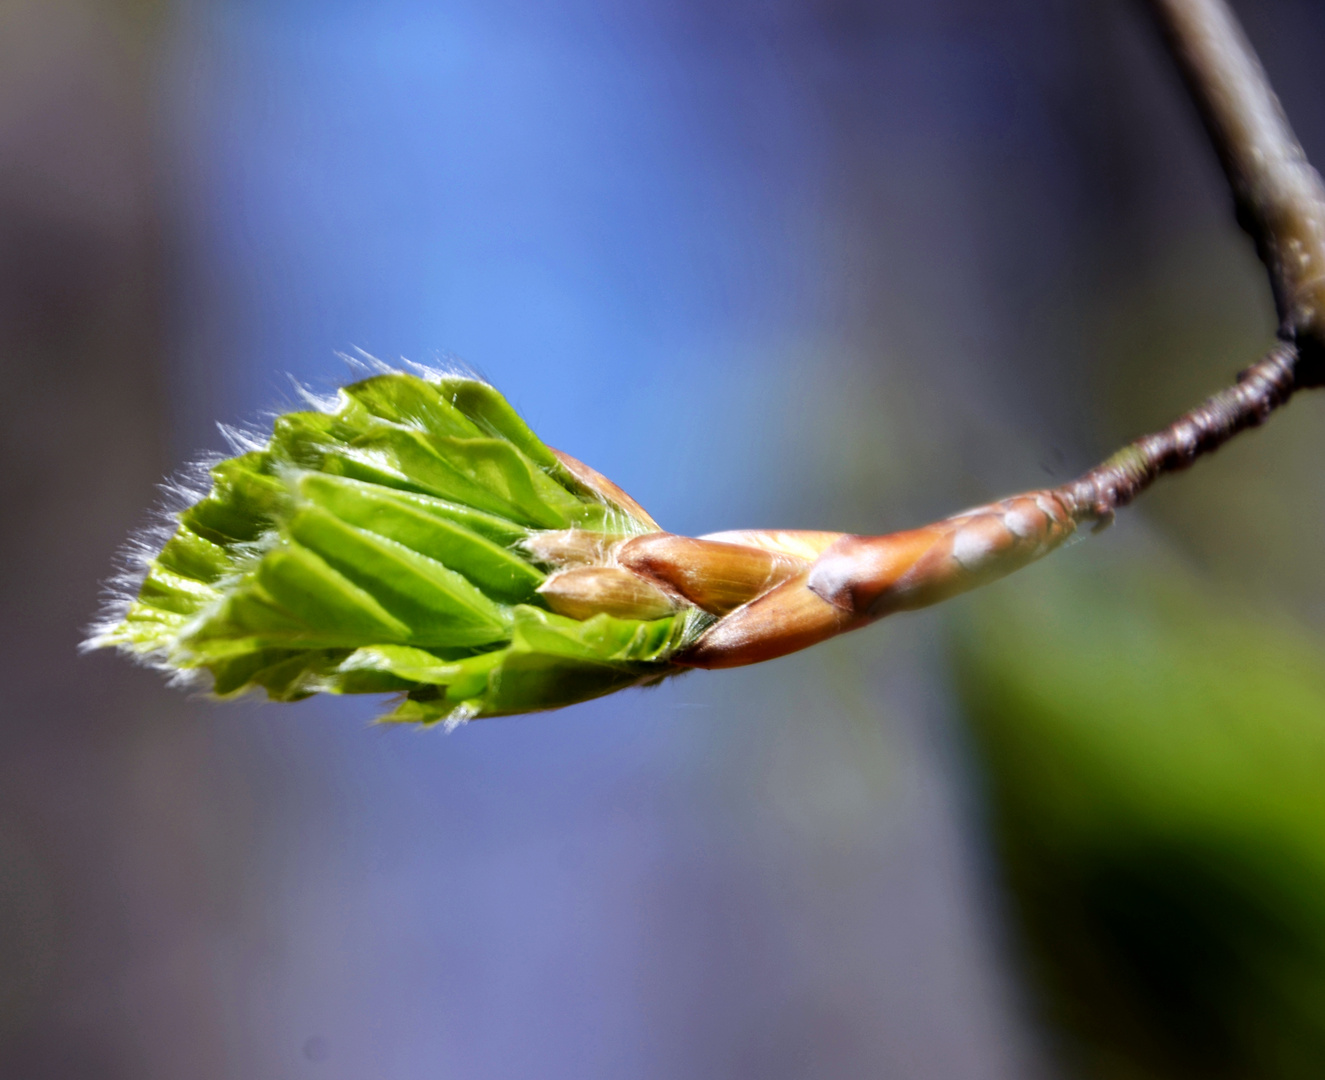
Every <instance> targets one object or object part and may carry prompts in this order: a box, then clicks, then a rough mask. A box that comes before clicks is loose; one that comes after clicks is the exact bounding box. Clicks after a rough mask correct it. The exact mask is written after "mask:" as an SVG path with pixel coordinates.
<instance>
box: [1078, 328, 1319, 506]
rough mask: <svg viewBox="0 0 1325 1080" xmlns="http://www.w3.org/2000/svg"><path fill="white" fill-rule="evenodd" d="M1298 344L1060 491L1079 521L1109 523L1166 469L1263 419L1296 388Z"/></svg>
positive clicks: (1280, 349) (1274, 353) (1279, 348)
mask: <svg viewBox="0 0 1325 1080" xmlns="http://www.w3.org/2000/svg"><path fill="white" fill-rule="evenodd" d="M1296 367H1297V349H1296V348H1295V347H1294V346H1293V345H1290V344H1288V343H1287V342H1281V343H1279V344H1278V345H1276V346H1275V347H1274V348H1273V349H1271V350H1270V351H1269V353H1267V354H1266V355H1265V357H1264V358H1263V359H1261V360H1260V361H1258V362H1257V363H1255V364H1253V365H1252V366H1251V367H1249V368H1247V370H1246V371H1244V372H1242V373H1241V374H1239V375H1238V381H1237V384H1236V385H1234V386H1230V387H1229V388H1228V389H1227V390H1221V391H1220V392H1219V393H1217V394H1215V395H1214V396H1213V397H1211V398H1208V399H1207V400H1206V401H1205V402H1204V403H1203V404H1202V405H1200V406H1198V407H1197V408H1195V409H1193V410H1192V411H1191V412H1188V413H1184V414H1183V415H1182V416H1180V417H1178V419H1177V420H1175V421H1174V422H1173V423H1172V424H1170V425H1169V426H1168V427H1166V428H1164V429H1163V430H1162V431H1157V432H1155V433H1154V434H1152V435H1144V436H1142V437H1141V438H1139V439H1137V440H1136V441H1135V442H1133V443H1131V444H1129V445H1128V446H1125V447H1124V448H1123V449H1121V450H1119V451H1118V452H1117V453H1116V454H1114V455H1113V456H1112V457H1110V458H1109V459H1108V460H1107V461H1105V462H1103V463H1102V464H1100V465H1097V466H1096V467H1095V468H1093V469H1091V470H1090V471H1089V472H1088V473H1085V474H1084V475H1082V476H1080V477H1079V478H1077V479H1076V480H1074V481H1073V482H1072V483H1070V484H1065V485H1063V487H1061V488H1059V489H1058V494H1059V495H1060V496H1061V497H1062V498H1063V499H1064V501H1065V502H1066V503H1067V504H1068V506H1069V507H1070V508H1071V510H1072V515H1073V517H1074V518H1075V519H1076V520H1077V521H1085V520H1092V519H1093V520H1095V521H1096V522H1098V523H1099V524H1100V525H1107V524H1108V523H1109V522H1110V521H1111V520H1112V519H1113V513H1114V511H1115V510H1117V509H1118V508H1119V507H1121V506H1126V505H1127V504H1128V503H1130V502H1131V501H1132V500H1133V499H1135V498H1136V497H1137V496H1138V495H1140V494H1141V492H1143V491H1145V489H1146V488H1148V487H1149V486H1150V485H1151V484H1152V483H1154V481H1155V480H1156V479H1158V478H1159V477H1160V476H1163V475H1164V474H1165V473H1170V472H1178V471H1179V470H1181V469H1185V468H1187V467H1188V466H1190V465H1192V464H1193V463H1194V462H1195V461H1196V459H1197V458H1198V457H1200V456H1201V455H1202V454H1208V453H1210V452H1211V451H1212V450H1217V449H1218V448H1219V447H1221V446H1223V445H1224V443H1226V442H1228V440H1229V439H1231V438H1233V436H1234V435H1236V434H1237V433H1238V432H1239V431H1244V430H1246V429H1247V428H1249V427H1256V426H1258V425H1260V424H1262V423H1264V422H1265V420H1266V418H1267V417H1269V415H1270V413H1272V412H1274V410H1275V409H1277V408H1278V407H1279V406H1280V405H1282V404H1284V402H1286V401H1287V400H1288V399H1289V398H1290V397H1291V396H1292V394H1293V391H1294V390H1296V389H1297V382H1296V379H1295V370H1296Z"/></svg>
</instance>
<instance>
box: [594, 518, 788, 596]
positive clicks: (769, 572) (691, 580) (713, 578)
mask: <svg viewBox="0 0 1325 1080" xmlns="http://www.w3.org/2000/svg"><path fill="white" fill-rule="evenodd" d="M616 561H617V562H618V563H619V564H620V565H621V566H624V567H626V568H627V569H629V570H633V571H634V572H635V573H637V574H640V575H643V576H644V577H648V578H652V579H653V580H654V581H658V582H661V583H662V584H663V585H664V586H666V587H668V588H670V589H673V590H675V591H676V592H678V593H680V594H681V595H682V596H684V597H685V598H686V599H687V600H689V601H690V602H691V603H692V604H694V605H695V606H696V607H698V608H700V609H701V610H703V611H707V612H709V613H710V614H712V615H726V614H728V613H730V612H732V611H735V610H736V609H737V608H738V607H740V606H741V605H742V604H748V603H749V602H750V601H751V600H755V599H757V598H758V597H760V596H763V595H764V593H766V592H768V591H769V590H770V589H772V588H774V587H775V586H777V585H780V584H782V582H784V581H786V580H787V579H788V578H791V577H794V576H795V575H797V574H799V573H802V572H804V571H805V570H807V569H808V568H809V563H808V562H807V561H806V560H804V559H798V558H793V557H792V556H789V555H780V554H775V553H774V552H771V551H767V550H765V549H763V548H758V547H748V546H746V545H744V544H727V543H722V542H721V541H717V540H696V539H694V538H692V537H689V536H673V535H672V534H671V533H653V534H652V535H649V536H637V537H635V539H633V540H628V541H626V542H625V543H624V544H622V545H621V547H620V548H619V549H618V550H617V552H616Z"/></svg>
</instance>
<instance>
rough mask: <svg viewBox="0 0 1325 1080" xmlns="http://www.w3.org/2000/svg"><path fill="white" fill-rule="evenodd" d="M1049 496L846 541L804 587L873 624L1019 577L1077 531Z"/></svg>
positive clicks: (829, 553)
mask: <svg viewBox="0 0 1325 1080" xmlns="http://www.w3.org/2000/svg"><path fill="white" fill-rule="evenodd" d="M1075 527H1076V525H1075V522H1074V521H1073V520H1072V516H1071V514H1070V512H1069V511H1068V508H1067V507H1066V506H1065V505H1064V504H1063V502H1062V500H1061V499H1060V498H1059V497H1058V496H1057V495H1055V494H1053V493H1052V492H1045V491H1037V492H1030V493H1029V494H1026V495H1017V496H1014V497H1013V498H1011V499H1005V500H1004V501H1002V502H999V503H993V504H991V505H990V506H985V507H980V508H979V509H977V510H973V511H970V512H968V513H965V514H959V515H957V516H956V517H952V518H948V519H947V520H946V521H939V522H935V523H934V524H933V525H927V526H926V527H925V528H923V529H912V530H910V531H908V532H901V533H892V534H891V535H888V536H876V537H863V536H844V537H842V538H841V539H840V540H838V541H837V542H836V543H834V544H833V545H832V546H831V547H830V548H828V550H827V551H825V552H824V554H823V555H822V556H821V557H820V559H819V561H818V562H816V563H815V564H814V568H813V569H812V570H811V571H810V576H809V587H810V588H811V589H812V590H813V591H814V592H816V593H818V594H819V595H820V596H822V597H823V598H824V599H825V600H827V601H829V602H830V603H832V604H834V605H836V606H837V607H840V608H842V610H844V611H848V612H851V613H852V614H855V615H861V616H865V617H868V618H871V619H875V618H879V617H880V616H882V615H887V614H889V613H890V612H893V611H909V610H913V609H915V608H921V607H927V606H928V605H930V604H935V603H938V602H939V601H940V600H946V599H947V598H948V597H950V596H955V595H956V594H958V593H961V592H965V591H966V590H967V589H972V588H975V587H976V586H977V585H983V584H986V583H987V582H990V581H993V580H995V579H997V578H1000V577H1002V576H1003V575H1004V574H1009V573H1011V572H1012V571H1013V570H1018V569H1020V568H1021V567H1023V566H1025V565H1026V564H1027V563H1030V562H1033V561H1034V560H1035V559H1038V558H1039V557H1040V556H1041V555H1044V554H1047V553H1048V552H1049V551H1052V550H1053V549H1054V548H1055V547H1057V546H1058V545H1059V544H1060V543H1062V542H1063V541H1064V540H1065V539H1067V537H1068V536H1070V535H1071V534H1072V532H1073V530H1074V529H1075Z"/></svg>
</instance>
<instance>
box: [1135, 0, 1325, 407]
mask: <svg viewBox="0 0 1325 1080" xmlns="http://www.w3.org/2000/svg"><path fill="white" fill-rule="evenodd" d="M1150 5H1151V8H1152V9H1153V10H1154V12H1155V14H1156V16H1157V17H1158V19H1159V22H1160V25H1161V27H1162V29H1163V31H1164V36H1165V39H1166V40H1167V42H1168V45H1169V49H1170V51H1171V52H1172V54H1173V57H1174V60H1175V61H1176V62H1177V65H1178V68H1179V70H1180V71H1181V72H1182V76H1183V79H1184V81H1185V82H1186V84H1187V89H1188V91H1189V92H1190V93H1191V96H1192V99H1193V101H1194V102H1195V103H1196V106H1197V108H1198V109H1199V110H1200V113H1201V118H1202V120H1203V121H1204V122H1205V127H1206V131H1207V132H1208V133H1209V135H1210V139H1211V142H1213V143H1214V148H1215V152H1216V153H1217V154H1218V155H1219V160H1220V162H1221V163H1222V164H1223V166H1224V173H1225V175H1226V176H1227V177H1228V182H1229V186H1230V187H1231V188H1232V190H1233V198H1234V201H1235V203H1236V210H1237V219H1238V222H1239V224H1241V225H1242V227H1243V228H1244V229H1246V231H1247V232H1248V233H1250V234H1251V238H1252V239H1253V240H1254V241H1255V243H1256V251H1257V254H1259V255H1260V257H1261V261H1262V262H1264V263H1265V267H1266V269H1267V270H1268V271H1269V274H1270V285H1271V288H1272V289H1273V290H1274V299H1275V306H1276V307H1277V309H1278V313H1279V333H1280V336H1281V337H1282V338H1283V339H1284V340H1285V341H1294V342H1296V343H1297V345H1298V348H1299V351H1300V362H1299V364H1298V367H1299V369H1300V370H1299V371H1298V373H1297V382H1298V385H1299V386H1317V385H1321V384H1322V382H1325V184H1322V183H1321V178H1320V174H1319V173H1317V172H1316V170H1315V169H1313V168H1312V167H1311V164H1310V162H1308V161H1307V158H1306V154H1305V153H1304V152H1303V150H1302V146H1301V144H1300V143H1299V142H1298V141H1297V137H1296V136H1295V135H1294V134H1293V129H1292V128H1291V127H1290V126H1289V123H1288V118H1287V117H1286V116H1285V115H1284V111H1283V108H1282V107H1281V106H1280V104H1279V99H1278V98H1277V97H1276V96H1275V93H1274V91H1273V90H1272V89H1271V87H1270V83H1269V80H1268V79H1267V78H1266V75H1265V70H1264V68H1262V67H1261V64H1260V61H1259V60H1258V59H1257V58H1256V53H1255V52H1254V51H1253V49H1252V47H1251V43H1250V42H1249V41H1248V40H1247V38H1246V35H1245V34H1244V33H1243V31H1242V27H1241V26H1239V25H1238V21H1237V18H1236V16H1235V15H1234V14H1233V12H1232V11H1231V10H1230V9H1229V7H1228V5H1227V4H1226V3H1225V2H1224V0H1150Z"/></svg>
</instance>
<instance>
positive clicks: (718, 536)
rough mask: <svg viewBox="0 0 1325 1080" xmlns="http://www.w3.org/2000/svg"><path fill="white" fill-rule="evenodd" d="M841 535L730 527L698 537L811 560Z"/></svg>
mask: <svg viewBox="0 0 1325 1080" xmlns="http://www.w3.org/2000/svg"><path fill="white" fill-rule="evenodd" d="M844 535H845V534H844V533H839V532H817V531H815V530H812V529H733V530H731V531H730V532H717V533H709V534H708V535H707V536H701V537H700V539H701V540H716V541H718V542H720V543H723V544H740V545H741V546H742V547H756V548H763V549H764V550H765V551H771V552H773V553H774V554H775V555H790V556H791V557H792V558H793V559H804V560H805V561H806V562H814V560H815V559H817V558H818V557H819V556H820V555H822V554H823V553H824V551H825V550H826V549H827V548H828V547H829V545H831V544H832V543H833V541H834V540H837V539H838V538H839V537H841V536H844Z"/></svg>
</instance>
